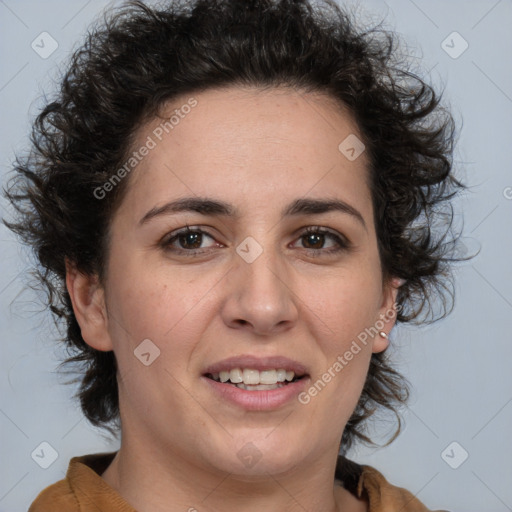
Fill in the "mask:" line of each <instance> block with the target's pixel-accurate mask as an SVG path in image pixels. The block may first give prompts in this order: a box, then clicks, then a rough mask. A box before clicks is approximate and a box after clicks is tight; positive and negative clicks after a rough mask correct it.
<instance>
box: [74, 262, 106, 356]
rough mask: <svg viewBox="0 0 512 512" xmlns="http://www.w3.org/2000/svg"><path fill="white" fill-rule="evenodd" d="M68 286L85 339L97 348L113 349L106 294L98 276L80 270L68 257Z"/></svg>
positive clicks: (102, 349) (103, 349)
mask: <svg viewBox="0 0 512 512" xmlns="http://www.w3.org/2000/svg"><path fill="white" fill-rule="evenodd" d="M66 287H67V290H68V293H69V296H70V298H71V302H72V304H73V311H74V313H75V317H76V319H77V322H78V324H79V325H80V330H81V332H82V338H83V339H84V341H85V342H86V343H87V344H88V345H89V346H91V347H92V348H95V349H96V350H101V351H109V350H112V349H113V347H112V342H111V339H110V335H109V332H108V321H107V320H108V318H107V311H106V307H105V294H104V290H103V287H102V286H101V285H100V283H99V280H98V276H96V275H89V274H84V273H82V272H80V271H79V270H77V268H76V266H75V265H73V264H72V263H70V262H69V261H68V260H67V259H66Z"/></svg>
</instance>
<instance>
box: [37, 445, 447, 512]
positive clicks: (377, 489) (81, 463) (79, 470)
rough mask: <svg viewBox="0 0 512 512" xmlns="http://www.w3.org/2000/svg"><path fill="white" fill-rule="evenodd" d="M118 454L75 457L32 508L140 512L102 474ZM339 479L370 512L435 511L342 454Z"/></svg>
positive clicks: (56, 511) (55, 511) (42, 511)
mask: <svg viewBox="0 0 512 512" xmlns="http://www.w3.org/2000/svg"><path fill="white" fill-rule="evenodd" d="M114 456H115V452H113V453H98V454H94V455H84V456H82V457H74V458H73V459H71V461H70V463H69V467H68V471H67V474H66V478H65V479H64V480H61V481H59V482H57V483H55V484H53V485H50V486H49V487H47V488H46V489H44V490H43V491H41V493H40V494H39V496H38V497H37V498H36V500H35V501H34V502H33V503H32V505H31V506H30V509H29V511H28V512H136V510H135V509H134V508H133V507H132V506H131V505H129V504H128V503H127V502H126V501H125V500H124V498H122V497H121V496H120V495H119V494H118V493H117V492H116V491H115V490H114V489H112V487H110V486H109V485H108V484H107V483H106V482H105V480H103V478H101V476H100V475H101V474H102V473H103V472H104V471H105V470H106V469H107V467H108V466H109V464H110V463H111V462H112V459H113V458H114ZM336 479H337V480H339V481H340V482H341V483H342V484H343V487H345V488H346V489H347V490H348V491H350V492H351V493H352V494H354V495H355V496H357V497H358V498H361V497H365V498H366V499H367V500H368V502H369V512H397V511H400V512H431V511H430V510H429V509H427V508H426V507H425V506H424V505H422V504H421V503H420V502H419V501H418V500H417V499H416V498H415V497H414V496H413V495H412V494H411V493H410V492H408V491H406V490H405V489H402V488H400V487H395V486H394V485H391V484H390V483H388V481H387V480H386V479H385V478H384V477H383V476H382V474H381V473H379V472H378V471H377V470H376V469H374V468H372V467H370V466H361V465H359V464H356V463H355V462H352V461H350V460H348V459H346V458H344V457H341V456H340V457H339V458H338V464H337V467H336ZM439 512H442V511H439Z"/></svg>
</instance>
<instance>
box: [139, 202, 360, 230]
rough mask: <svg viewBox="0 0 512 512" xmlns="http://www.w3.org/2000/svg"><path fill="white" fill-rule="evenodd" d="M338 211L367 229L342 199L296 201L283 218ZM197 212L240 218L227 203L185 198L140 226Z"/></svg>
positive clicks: (146, 217) (151, 212)
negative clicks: (160, 218) (174, 215)
mask: <svg viewBox="0 0 512 512" xmlns="http://www.w3.org/2000/svg"><path fill="white" fill-rule="evenodd" d="M332 211H338V212H342V213H346V214H348V215H350V216H352V217H353V218H355V219H356V220H357V221H359V222H360V223H361V224H362V225H363V227H364V228H365V229H367V227H366V223H365V221H364V218H363V216H362V215H361V213H360V212H359V211H358V210H356V209H355V208H354V207H353V206H351V205H349V204H348V203H346V202H345V201H342V200H341V199H296V200H295V201H293V202H291V203H290V204H289V205H288V206H286V207H285V208H284V209H283V211H282V212H281V217H295V216H299V215H320V214H322V213H328V212H332ZM183 212H195V213H199V214H201V215H210V216H214V217H235V218H236V217H239V216H240V213H239V211H238V209H237V208H235V207H234V206H232V205H230V204H229V203H226V202H224V201H219V200H216V199H211V198H207V197H205V198H201V197H184V198H181V199H177V200H175V201H171V202H169V203H166V204H164V205H163V206H158V207H156V206H155V207H154V208H151V210H149V211H148V212H147V213H146V214H145V215H144V216H143V217H142V219H141V220H140V221H139V225H143V224H145V223H146V222H148V221H150V220H151V219H153V218H155V217H159V216H161V215H172V214H173V213H183Z"/></svg>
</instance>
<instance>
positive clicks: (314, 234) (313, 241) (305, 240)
mask: <svg viewBox="0 0 512 512" xmlns="http://www.w3.org/2000/svg"><path fill="white" fill-rule="evenodd" d="M299 240H302V245H303V247H304V248H305V249H306V250H307V251H308V252H309V253H310V254H311V255H313V256H320V255H321V254H325V253H327V254H332V253H338V252H341V251H345V250H347V249H349V248H350V243H349V242H348V240H347V239H346V238H345V237H343V236H341V235H339V234H336V233H333V232H332V231H330V230H328V229H325V228H321V227H319V226H311V227H308V228H307V229H306V230H305V231H303V232H302V234H301V235H300V237H299ZM326 240H331V247H328V248H325V243H326Z"/></svg>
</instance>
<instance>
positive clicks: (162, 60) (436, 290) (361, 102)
mask: <svg viewBox="0 0 512 512" xmlns="http://www.w3.org/2000/svg"><path fill="white" fill-rule="evenodd" d="M396 46H397V45H396V37H395V36H394V34H393V33H390V32H388V31H385V30H383V29H381V28H378V27H377V28H375V27H374V28H372V29H366V30H364V31H363V30H358V29H356V28H355V24H354V22H353V21H352V19H351V18H350V16H349V15H348V14H347V13H345V12H343V11H342V10H341V9H340V8H339V7H338V6H337V5H336V3H335V2H334V1H331V0H324V1H322V2H319V3H318V4H317V5H316V6H315V8H313V6H312V5H311V4H310V3H309V2H308V1H307V0H196V1H193V2H192V1H191V2H179V1H175V2H170V3H169V4H168V5H166V6H165V8H164V7H158V8H156V7H155V8H150V7H148V6H146V5H144V4H143V3H141V2H129V3H127V4H125V5H123V6H122V7H119V8H117V9H114V10H112V11H107V13H106V14H105V15H104V18H103V20H99V21H98V23H97V24H96V25H94V26H93V27H92V29H91V30H90V31H89V32H88V34H87V37H86V39H85V41H84V42H83V44H82V45H81V46H80V47H79V48H78V49H77V50H76V51H75V52H74V54H73V55H72V57H71V61H70V62H69V64H68V66H67V68H66V72H65V74H64V76H63V77H62V81H61V85H60V90H59V91H58V93H56V97H55V98H54V100H53V101H51V102H49V103H47V105H46V106H45V107H44V109H43V110H42V111H41V112H40V114H39V115H38V117H37V119H36V121H35V122H34V125H33V131H32V135H31V142H32V146H31V151H30V153H29V154H28V155H27V156H25V157H23V158H21V157H18V158H17V159H16V164H15V176H14V177H13V179H12V181H11V182H10V184H9V187H8V188H7V189H6V190H5V194H6V196H7V198H8V199H9V200H10V202H11V204H12V205H13V206H14V208H15V212H16V213H15V215H16V218H15V220H14V221H13V222H7V221H4V222H5V223H6V225H7V226H8V227H9V228H10V229H12V230H13V231H14V232H16V233H17V234H18V235H19V236H20V237H21V238H22V240H23V241H24V242H25V243H27V244H28V245H30V246H31V247H32V248H33V250H34V251H35V254H36V256H37V258H38V260H39V263H40V267H39V269H38V271H37V272H38V277H39V280H40V284H41V285H42V286H43V289H45V290H46V292H47V294H48V305H49V308H50V309H51V311H52V312H53V313H54V314H55V318H56V320H57V322H58V323H59V321H60V323H61V324H62V323H64V324H65V326H66V334H65V336H64V340H63V341H65V342H66V346H67V348H68V350H69V351H70V354H69V355H70V357H69V358H68V359H67V360H66V361H65V363H80V364H81V366H82V377H81V385H80V388H79V391H78V393H77V395H78V397H79V399H80V402H81V406H82V409H83V412H84V414H85V416H86V417H87V418H88V419H89V421H90V422H91V423H93V424H94V425H97V426H102V427H104V428H107V429H109V430H111V431H113V429H112V427H111V426H109V425H112V424H114V423H115V422H117V420H118V419H119V403H118V389H117V382H116V360H115V357H114V354H113V353H111V352H109V353H104V352H100V351H97V350H94V349H92V348H91V347H90V346H89V345H87V344H86V343H85V342H84V340H83V339H82V336H81V333H80V328H79V325H78V323H77V320H76V318H75V316H74V313H73V309H72V305H71V301H70V297H69V294H68V293H67V290H66V286H65V275H66V269H65V259H68V260H69V261H71V262H73V263H74V265H76V267H77V269H78V270H80V271H81V272H84V273H89V274H97V275H98V276H99V277H100V279H103V278H104V272H105V261H106V256H107V254H108V229H109V222H110V220H111V218H112V215H113V213H114V212H115V210H116V208H117V206H118V205H119V203H120V201H121V200H122V198H123V194H124V191H125V189H126V186H127V183H128V182H129V180H128V179H124V180H123V181H122V182H121V183H119V185H117V187H115V189H114V190H113V191H112V192H111V193H110V194H109V195H108V198H107V199H103V200H98V199H97V198H96V197H95V195H94V190H95V189H96V188H97V187H101V186H102V185H103V184H104V183H105V182H106V181H108V180H109V178H111V176H112V175H113V174H114V173H115V171H116V170H117V169H119V167H120V166H122V165H123V162H125V161H126V158H127V156H128V155H129V152H130V147H131V143H132V141H133V135H134V133H135V131H136V130H137V128H138V126H140V124H141V123H142V122H144V121H145V120H147V119H150V118H151V117H152V116H155V115H158V112H159V108H160V107H162V106H163V105H164V104H165V103H166V102H167V101H170V100H172V99H174V98H177V97H180V96H183V95H192V94H193V93H194V92H200V91H202V90H206V89H210V88H219V87H224V86H242V87H245V86H249V87H257V88H263V89H264V88H273V87H278V86H283V87H290V88H292V89H294V90H298V91H312V92H319V93H324V94H327V95H328V96H330V97H332V98H334V99H336V100H338V101H339V102H340V103H341V104H343V105H344V106H345V107H346V108H348V109H349V111H350V112H351V113H352V115H353V116H354V118H355V120H356V121H357V124H358V126H359V129H360V132H361V135H362V137H363V142H364V144H365V146H366V152H367V155H368V158H369V162H370V188H371V193H372V198H373V204H374V211H375V225H376V231H377V238H378V244H379V251H380V257H381V263H382V269H383V274H384V276H397V277H401V278H403V279H405V280H406V282H405V284H404V285H403V286H402V287H401V288H400V290H399V294H398V298H397V303H398V306H399V308H398V309H399V313H398V315H397V321H398V322H417V323H419V322H421V321H425V322H426V321H434V320H435V319H436V312H435V311H434V310H435V307H434V303H436V304H438V303H440V304H441V305H442V307H443V310H442V311H441V312H440V314H438V315H437V317H439V316H443V315H445V314H446V313H447V312H449V309H450V304H451V299H452V297H453V293H452V288H451V287H450V283H451V277H450V276H451V273H450V268H451V265H450V264H451V263H452V262H453V261H455V257H454V256H453V254H454V251H453V249H454V247H455V245H454V244H455V241H456V238H455V236H454V234H453V231H452V230H451V229H450V228H451V226H452V218H453V214H452V213H451V210H450V203H451V201H450V199H451V198H452V197H453V196H454V195H455V193H456V192H457V191H458V190H459V189H460V188H462V187H463V185H462V184H461V183H460V182H459V181H458V180H457V179H455V178H454V176H453V173H452V160H451V155H452V151H453V141H454V122H453V119H452V117H451V115H450V114H449V113H448V112H447V111H446V109H445V108H443V107H442V105H441V103H440V95H437V94H436V93H435V92H434V90H433V88H432V87H431V86H430V85H428V84H427V83H426V82H425V81H423V80H422V79H421V78H420V77H418V76H417V75H415V74H414V73H413V72H412V71H410V70H409V68H408V67H407V66H406V65H405V63H404V62H401V60H400V59H401V58H400V53H399V52H398V51H397V48H396ZM440 219H441V227H440V228H439V226H437V229H436V222H438V221H439V220H440ZM443 222H444V224H443ZM443 226H444V227H443ZM433 299H435V301H437V302H435V301H434V300H433ZM407 395H408V387H407V384H406V382H405V380H404V379H403V378H402V377H401V376H400V375H399V374H398V373H397V372H396V371H395V370H393V369H392V368H391V366H390V365H389V363H388V362H387V356H386V353H381V354H374V355H373V356H372V360H371V364H370V369H369V373H368V377H367V380H366V383H365V385H364V389H363V392H362V395H361V397H360V400H359V403H358V406H357V408H356V410H355V411H354V414H353V415H352V417H351V418H350V421H349V422H348V424H347V426H346V428H345V431H344V434H343V439H342V445H343V446H344V447H345V448H347V447H348V446H349V445H350V444H351V442H352V441H353V440H354V439H355V438H359V439H360V440H363V441H366V442H371V441H370V439H369V438H368V437H367V436H366V435H365V434H364V433H363V427H364V422H365V420H366V419H367V418H369V417H370V416H371V415H372V414H373V412H374V411H375V410H376V409H377V408H379V407H384V408H387V409H390V410H391V411H394V412H396V409H395V407H396V406H397V404H398V405H399V404H403V403H405V401H406V399H407Z"/></svg>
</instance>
